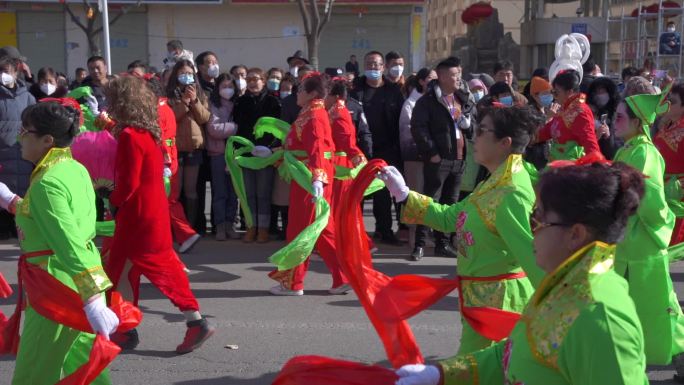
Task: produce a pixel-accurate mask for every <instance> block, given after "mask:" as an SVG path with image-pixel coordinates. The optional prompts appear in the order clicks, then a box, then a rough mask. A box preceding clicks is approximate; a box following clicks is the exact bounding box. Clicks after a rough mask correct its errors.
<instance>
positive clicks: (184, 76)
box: [178, 74, 195, 86]
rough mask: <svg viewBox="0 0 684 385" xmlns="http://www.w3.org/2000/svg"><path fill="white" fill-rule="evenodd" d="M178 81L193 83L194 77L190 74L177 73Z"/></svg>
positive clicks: (185, 84) (185, 83) (183, 83)
mask: <svg viewBox="0 0 684 385" xmlns="http://www.w3.org/2000/svg"><path fill="white" fill-rule="evenodd" d="M178 83H180V84H182V85H184V86H187V85H188V84H193V83H195V77H194V76H193V75H192V74H180V75H178Z"/></svg>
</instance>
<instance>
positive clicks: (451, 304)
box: [327, 297, 458, 312]
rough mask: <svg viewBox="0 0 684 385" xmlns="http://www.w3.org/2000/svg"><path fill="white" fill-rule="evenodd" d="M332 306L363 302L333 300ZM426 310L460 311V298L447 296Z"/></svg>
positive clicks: (346, 305) (345, 305)
mask: <svg viewBox="0 0 684 385" xmlns="http://www.w3.org/2000/svg"><path fill="white" fill-rule="evenodd" d="M327 304H328V305H331V306H342V307H361V303H360V302H359V301H358V300H348V301H333V302H328V303H327ZM426 310H439V311H453V312H458V299H456V298H454V297H445V298H443V299H441V300H439V301H438V302H437V303H435V304H434V305H432V306H430V307H429V308H427V309H426Z"/></svg>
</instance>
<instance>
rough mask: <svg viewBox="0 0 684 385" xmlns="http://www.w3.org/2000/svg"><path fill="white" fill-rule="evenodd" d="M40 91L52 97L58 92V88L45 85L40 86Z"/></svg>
mask: <svg viewBox="0 0 684 385" xmlns="http://www.w3.org/2000/svg"><path fill="white" fill-rule="evenodd" d="M40 90H41V91H43V93H44V94H45V95H48V96H50V95H52V94H54V93H55V91H56V90H57V86H56V85H54V84H50V83H43V84H41V85H40Z"/></svg>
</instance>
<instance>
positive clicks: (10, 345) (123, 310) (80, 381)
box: [0, 250, 142, 385]
mask: <svg viewBox="0 0 684 385" xmlns="http://www.w3.org/2000/svg"><path fill="white" fill-rule="evenodd" d="M53 254H54V252H53V251H51V250H44V251H37V252H33V253H28V254H24V255H22V256H21V258H20V259H19V270H18V272H17V275H18V278H19V280H18V282H19V289H18V298H17V306H16V308H15V310H14V314H12V316H11V317H10V318H9V319H8V318H7V317H5V315H4V314H2V312H0V354H10V353H11V354H16V353H17V349H18V347H19V325H20V324H21V312H22V310H23V309H24V308H25V305H26V304H25V300H24V290H25V291H26V294H27V296H28V298H30V301H31V307H32V308H33V309H34V310H35V311H36V312H37V313H38V314H40V315H41V316H43V317H45V318H47V319H49V320H50V321H53V322H55V323H59V324H62V325H65V326H67V327H70V328H72V329H76V330H79V331H82V332H85V333H94V332H93V329H92V328H91V327H90V323H89V322H88V319H87V318H86V315H85V312H84V311H83V300H82V299H81V297H80V296H79V294H78V293H77V292H75V291H74V290H72V289H71V288H69V287H67V286H66V285H64V284H63V283H62V282H60V281H59V280H57V279H56V278H55V277H53V276H52V275H50V273H48V272H47V271H45V270H43V269H42V268H40V266H38V265H34V264H32V263H29V262H27V258H32V257H39V256H46V255H53ZM0 278H1V277H0ZM2 281H3V282H4V279H3V280H2ZM3 289H4V290H3ZM7 289H9V290H7ZM11 292H12V290H11V288H9V286H8V285H7V283H6V282H4V284H3V283H2V282H0V294H2V295H3V296H4V297H5V298H6V297H8V296H9V294H11ZM110 309H111V310H112V311H113V312H114V313H115V314H116V315H117V317H119V327H118V328H117V330H116V331H117V332H125V331H128V330H130V329H133V328H134V327H136V326H137V325H138V324H139V323H140V321H141V320H142V313H141V312H140V309H138V308H137V307H135V306H133V305H132V304H131V303H129V302H126V301H123V300H122V298H121V295H120V294H119V293H116V292H115V293H113V295H112V300H111V304H110ZM120 351H121V349H120V348H119V347H118V346H117V345H116V344H115V343H113V342H111V341H109V340H107V339H106V338H105V337H104V336H102V335H100V334H98V335H97V337H96V339H95V342H94V344H93V347H92V349H91V351H90V357H89V360H88V362H87V363H85V364H83V365H82V366H81V367H80V368H78V369H77V370H76V371H75V372H73V373H71V374H70V375H69V376H67V377H65V378H63V379H62V380H60V381H59V382H57V384H56V385H85V384H89V383H91V382H92V381H93V380H95V378H96V377H97V376H98V375H99V374H100V373H101V372H102V370H104V368H106V367H107V366H108V365H109V364H110V363H111V362H112V361H114V358H116V355H117V354H119V352H120Z"/></svg>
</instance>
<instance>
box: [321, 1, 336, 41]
mask: <svg viewBox="0 0 684 385" xmlns="http://www.w3.org/2000/svg"><path fill="white" fill-rule="evenodd" d="M334 3H335V0H326V2H325V8H324V10H323V11H324V12H325V17H324V18H323V20H322V21H321V24H320V25H319V26H318V31H317V33H316V36H321V33H323V27H325V25H326V24H328V22H329V21H330V18H331V17H332V10H333V4H334Z"/></svg>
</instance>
